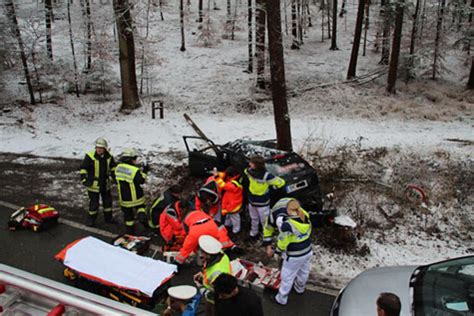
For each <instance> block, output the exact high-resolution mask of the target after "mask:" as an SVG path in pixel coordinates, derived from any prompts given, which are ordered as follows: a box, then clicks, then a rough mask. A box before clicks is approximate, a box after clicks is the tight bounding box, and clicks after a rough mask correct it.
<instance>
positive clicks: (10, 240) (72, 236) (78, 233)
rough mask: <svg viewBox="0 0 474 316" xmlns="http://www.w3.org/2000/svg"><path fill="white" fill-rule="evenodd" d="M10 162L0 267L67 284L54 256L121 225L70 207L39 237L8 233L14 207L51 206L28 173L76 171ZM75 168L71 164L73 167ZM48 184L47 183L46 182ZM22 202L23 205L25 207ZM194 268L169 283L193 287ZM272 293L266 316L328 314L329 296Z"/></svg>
mask: <svg viewBox="0 0 474 316" xmlns="http://www.w3.org/2000/svg"><path fill="white" fill-rule="evenodd" d="M12 158H13V159H16V158H15V157H14V155H12V154H8V155H4V154H0V167H1V168H0V187H2V189H1V190H0V241H1V246H0V263H3V264H6V265H9V266H12V267H15V268H18V269H22V270H25V271H28V272H30V273H34V274H38V275H40V276H43V277H46V278H49V279H52V280H56V281H59V282H62V283H67V280H66V279H65V278H64V277H63V269H64V267H63V265H62V264H61V263H59V262H57V261H55V260H54V256H55V255H56V254H57V253H58V252H59V251H60V250H61V249H63V248H64V247H65V246H66V245H67V244H69V243H70V242H72V241H74V240H76V239H79V238H83V237H86V236H94V237H97V238H99V239H102V240H104V241H107V242H110V241H112V239H113V238H114V236H117V234H119V233H121V228H120V226H121V225H118V226H115V225H108V224H104V223H100V225H99V229H95V230H94V229H92V230H91V229H90V228H88V227H84V226H82V225H81V224H80V223H81V222H82V217H81V216H79V215H74V213H75V214H83V211H82V210H81V209H80V207H77V206H74V205H72V206H71V204H69V205H68V210H67V214H65V215H66V216H64V217H63V220H62V221H61V223H60V224H59V225H57V226H55V227H53V228H52V229H50V230H48V231H45V232H40V233H35V232H32V231H14V232H12V231H9V230H8V229H7V222H8V219H9V217H10V215H11V213H12V212H13V211H14V209H13V208H14V206H15V205H21V206H27V205H30V204H32V203H35V202H46V203H50V202H49V201H50V200H51V199H52V196H51V190H48V192H49V194H48V196H47V198H48V199H47V200H45V198H46V196H45V194H44V190H43V191H41V190H39V191H37V190H35V181H36V187H40V186H42V187H43V189H44V186H45V185H49V184H48V183H47V182H48V178H47V177H44V176H42V175H39V176H38V177H36V178H35V175H34V174H32V173H31V172H29V171H34V172H42V173H44V172H48V171H54V172H61V169H62V171H66V175H64V174H63V175H61V177H65V178H66V183H67V182H69V181H70V180H69V179H71V178H72V179H74V177H73V176H71V174H70V172H71V171H72V170H71V169H75V168H71V164H69V163H67V164H65V163H64V162H60V163H58V164H57V165H53V166H52V165H51V163H50V162H48V163H47V164H46V165H45V166H43V167H42V166H38V163H39V162H38V161H36V162H34V163H33V165H32V164H28V163H27V164H25V163H24V162H22V163H21V164H18V163H15V162H11V161H12V160H13V159H12ZM31 158H32V159H33V160H35V158H34V157H31V156H30V157H29V158H28V161H30V159H31ZM38 160H40V159H38ZM76 164H77V163H74V165H76ZM62 166H63V167H62ZM38 179H39V180H40V181H41V183H40V184H38V181H39V180H38ZM49 181H52V180H51V178H50V179H49ZM61 190H67V187H64V186H63V187H62V189H60V190H58V197H57V199H58V202H60V203H59V204H60V205H65V204H66V202H65V201H59V200H60V199H61V197H60V196H59V192H60V191H61ZM37 192H38V193H37ZM53 195H54V194H53ZM21 201H24V204H22V203H21ZM10 203H13V204H10ZM52 205H53V204H52ZM54 206H56V204H54ZM65 213H66V212H65ZM147 255H149V256H151V255H153V251H149V252H148V253H147ZM155 258H157V259H158V258H159V256H155ZM198 269H199V268H197V267H194V268H187V269H183V270H182V271H180V272H179V273H178V274H177V275H176V276H175V277H173V279H172V280H171V282H172V285H179V284H192V283H193V282H192V275H193V274H194V273H195V272H197V271H198ZM274 294H275V293H272V292H271V291H268V292H267V291H266V292H264V293H263V294H262V300H263V307H264V312H265V315H285V316H287V315H292V316H297V315H316V316H317V315H329V311H330V308H331V305H332V302H333V300H334V296H331V295H327V294H323V293H318V292H315V291H309V290H307V291H306V292H305V293H304V294H303V295H296V294H291V295H290V298H289V303H288V305H287V306H285V307H282V306H280V305H277V304H276V303H273V301H272V299H271V298H272V296H273V295H274Z"/></svg>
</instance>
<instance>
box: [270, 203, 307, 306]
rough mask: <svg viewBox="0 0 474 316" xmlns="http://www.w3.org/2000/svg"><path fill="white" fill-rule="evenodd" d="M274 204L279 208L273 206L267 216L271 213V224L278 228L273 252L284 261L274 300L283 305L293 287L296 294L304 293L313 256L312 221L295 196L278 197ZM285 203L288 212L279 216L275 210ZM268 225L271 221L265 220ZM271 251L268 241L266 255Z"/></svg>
mask: <svg viewBox="0 0 474 316" xmlns="http://www.w3.org/2000/svg"><path fill="white" fill-rule="evenodd" d="M282 200H283V201H282ZM280 202H281V203H280ZM279 203H280V204H279ZM277 205H278V208H275V207H273V209H272V214H270V217H271V216H272V215H273V218H274V219H275V223H274V225H275V226H276V228H277V230H278V238H277V245H276V249H275V252H276V253H278V254H281V255H282V258H283V264H282V267H281V283H280V288H279V289H278V294H277V295H276V296H275V301H276V302H277V303H278V304H280V305H286V304H287V302H288V295H289V294H290V292H291V289H292V288H294V290H295V291H296V293H298V294H303V293H304V291H305V287H306V282H307V281H308V276H309V270H310V265H311V259H312V257H313V250H312V245H311V238H310V237H311V228H312V224H311V221H310V218H309V214H308V213H307V212H306V211H305V210H304V209H303V208H302V207H301V206H300V204H299V202H298V201H297V200H295V199H281V200H280V201H278V202H277V203H276V205H275V206H277ZM284 205H286V211H287V216H282V215H280V216H278V215H277V212H280V211H281V210H282V208H283V209H284ZM273 213H275V214H273ZM270 217H269V221H270ZM268 225H271V224H269V223H268ZM268 225H267V227H266V231H267V237H268V235H269V230H271V228H269V227H268ZM274 231H276V230H274ZM273 252H274V251H273V248H272V246H271V245H270V244H267V255H268V256H269V257H272V256H273Z"/></svg>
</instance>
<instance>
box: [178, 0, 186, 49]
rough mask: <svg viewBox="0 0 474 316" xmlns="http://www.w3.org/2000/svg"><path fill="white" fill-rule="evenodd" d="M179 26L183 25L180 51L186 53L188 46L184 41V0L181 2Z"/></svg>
mask: <svg viewBox="0 0 474 316" xmlns="http://www.w3.org/2000/svg"><path fill="white" fill-rule="evenodd" d="M179 24H180V25H181V48H180V49H179V50H180V51H182V52H184V51H185V50H186V45H185V41H184V3H183V0H179Z"/></svg>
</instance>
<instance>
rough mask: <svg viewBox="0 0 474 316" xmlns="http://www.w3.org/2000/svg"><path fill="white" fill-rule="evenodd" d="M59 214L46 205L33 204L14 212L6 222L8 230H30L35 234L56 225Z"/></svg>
mask: <svg viewBox="0 0 474 316" xmlns="http://www.w3.org/2000/svg"><path fill="white" fill-rule="evenodd" d="M58 219H59V212H58V211H57V210H56V209H55V208H53V207H51V206H49V205H46V204H35V205H32V206H30V207H27V208H25V207H22V208H20V209H18V210H16V211H15V212H14V213H13V214H12V215H11V216H10V220H9V221H8V229H9V230H12V231H15V230H21V229H31V230H33V231H35V232H38V231H43V230H46V229H49V228H51V227H52V226H54V225H56V224H57V223H58Z"/></svg>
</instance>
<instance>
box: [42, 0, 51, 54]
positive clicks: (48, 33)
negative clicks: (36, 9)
mask: <svg viewBox="0 0 474 316" xmlns="http://www.w3.org/2000/svg"><path fill="white" fill-rule="evenodd" d="M44 7H45V24H46V51H47V53H48V57H49V59H51V60H53V41H52V31H51V24H52V22H53V5H52V3H51V0H44Z"/></svg>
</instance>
